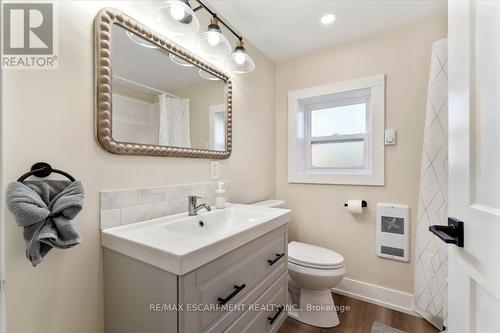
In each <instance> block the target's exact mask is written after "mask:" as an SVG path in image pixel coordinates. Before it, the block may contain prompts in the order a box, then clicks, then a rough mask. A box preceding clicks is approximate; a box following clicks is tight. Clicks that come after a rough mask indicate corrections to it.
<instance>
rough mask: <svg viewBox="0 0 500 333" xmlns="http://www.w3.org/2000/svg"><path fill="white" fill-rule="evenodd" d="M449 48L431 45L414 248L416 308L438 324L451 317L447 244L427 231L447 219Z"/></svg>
mask: <svg viewBox="0 0 500 333" xmlns="http://www.w3.org/2000/svg"><path fill="white" fill-rule="evenodd" d="M447 53H448V46H447V40H446V39H442V40H439V41H437V42H435V43H434V44H433V45H432V58H431V68H430V74H429V87H428V92H427V110H426V118H425V133H424V147H423V152H422V169H421V172H420V196H419V206H418V219H417V235H416V254H415V257H416V263H415V293H414V295H415V311H417V312H418V313H419V314H420V315H422V317H424V318H425V319H427V320H428V321H429V322H431V323H432V324H433V325H434V326H436V327H437V328H439V329H442V328H443V326H445V325H446V317H447V304H446V302H447V289H448V286H447V270H448V261H447V249H446V245H445V243H444V242H442V241H440V240H438V239H437V238H436V237H434V236H433V235H432V234H431V233H430V232H429V226H430V225H433V224H443V225H444V224H447V213H448V198H447V187H448V76H447V60H448V54H447Z"/></svg>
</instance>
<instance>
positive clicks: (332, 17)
mask: <svg viewBox="0 0 500 333" xmlns="http://www.w3.org/2000/svg"><path fill="white" fill-rule="evenodd" d="M333 21H335V15H333V14H326V15H323V16H322V17H321V23H323V24H331V23H333Z"/></svg>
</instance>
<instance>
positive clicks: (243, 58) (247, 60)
mask: <svg viewBox="0 0 500 333" xmlns="http://www.w3.org/2000/svg"><path fill="white" fill-rule="evenodd" d="M225 67H227V69H228V70H230V71H231V72H233V73H237V74H245V73H250V72H253V71H254V70H255V63H254V62H253V59H252V57H250V56H249V55H248V54H247V53H246V50H245V48H244V47H243V42H242V41H239V42H238V45H237V46H236V48H235V49H234V51H233V53H231V55H230V56H229V58H228V59H227V60H226V63H225Z"/></svg>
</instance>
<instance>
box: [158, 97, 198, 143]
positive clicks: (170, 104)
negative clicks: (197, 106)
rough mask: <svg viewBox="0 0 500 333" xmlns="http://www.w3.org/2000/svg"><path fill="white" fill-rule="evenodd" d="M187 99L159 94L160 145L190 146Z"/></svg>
mask: <svg viewBox="0 0 500 333" xmlns="http://www.w3.org/2000/svg"><path fill="white" fill-rule="evenodd" d="M190 137H191V136H190V120H189V99H183V98H178V97H168V96H167V95H166V94H162V95H160V131H159V140H158V142H159V145H160V146H175V147H191V138H190Z"/></svg>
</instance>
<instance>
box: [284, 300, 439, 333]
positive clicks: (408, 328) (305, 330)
mask: <svg viewBox="0 0 500 333" xmlns="http://www.w3.org/2000/svg"><path fill="white" fill-rule="evenodd" d="M333 298H334V300H335V305H337V306H342V305H344V306H350V311H348V312H344V313H339V318H340V325H339V326H337V327H334V328H329V329H324V328H323V329H322V328H318V327H313V326H309V325H306V324H302V323H300V322H298V321H296V320H294V319H292V318H290V317H288V318H287V319H286V321H285V323H284V324H283V326H281V328H280V329H279V331H278V333H370V332H371V329H372V324H373V322H374V321H378V322H379V323H382V324H385V325H387V326H391V327H393V328H396V329H399V330H402V331H405V332H407V333H437V332H438V330H437V329H436V328H435V327H434V326H432V325H431V324H429V323H428V322H427V321H425V320H424V319H421V318H417V317H415V316H412V315H409V314H406V313H402V312H398V311H394V310H391V309H387V308H384V307H382V306H379V305H375V304H371V303H367V302H363V301H360V300H357V299H354V298H350V297H345V296H342V295H337V294H334V295H333Z"/></svg>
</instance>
